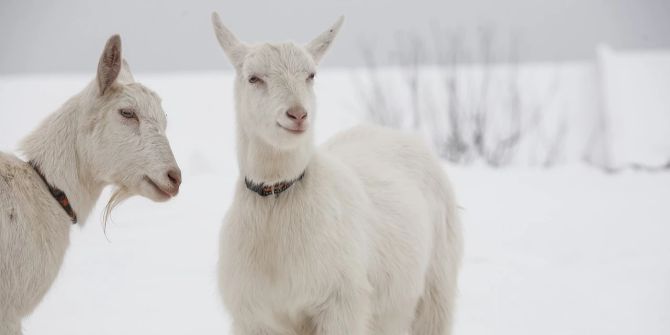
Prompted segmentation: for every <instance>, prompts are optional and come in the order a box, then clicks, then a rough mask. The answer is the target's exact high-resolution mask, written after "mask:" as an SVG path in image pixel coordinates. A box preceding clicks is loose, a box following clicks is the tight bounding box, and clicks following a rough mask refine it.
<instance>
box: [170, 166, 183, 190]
mask: <svg viewBox="0 0 670 335" xmlns="http://www.w3.org/2000/svg"><path fill="white" fill-rule="evenodd" d="M167 177H168V179H170V182H172V184H173V185H175V186H177V187H179V185H181V171H180V170H179V169H175V170H170V171H168V173H167Z"/></svg>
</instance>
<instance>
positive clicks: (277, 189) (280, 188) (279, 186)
mask: <svg viewBox="0 0 670 335" xmlns="http://www.w3.org/2000/svg"><path fill="white" fill-rule="evenodd" d="M304 176H305V172H303V173H302V174H301V175H300V176H299V177H298V178H295V179H293V180H289V181H280V182H278V183H275V184H270V185H268V184H265V183H254V182H253V181H251V180H250V179H249V178H246V177H245V178H244V184H245V185H247V188H248V189H249V190H251V191H253V192H254V193H257V194H258V195H260V196H261V197H267V196H268V195H271V194H274V195H275V196H277V197H278V196H279V193H282V192H284V191H286V190H287V189H289V187H291V186H292V185H293V184H295V183H296V182H298V181H300V180H301V179H302V177H304Z"/></svg>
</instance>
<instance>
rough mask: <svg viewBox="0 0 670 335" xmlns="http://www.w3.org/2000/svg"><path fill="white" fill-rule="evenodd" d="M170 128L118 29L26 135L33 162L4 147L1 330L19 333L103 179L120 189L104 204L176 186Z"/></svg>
mask: <svg viewBox="0 0 670 335" xmlns="http://www.w3.org/2000/svg"><path fill="white" fill-rule="evenodd" d="M6 126H8V125H6ZM165 128H166V118H165V113H164V112H163V110H162V108H161V102H160V98H159V97H158V96H157V95H156V94H155V93H154V92H152V91H150V90H149V89H147V88H146V87H144V86H142V85H141V84H139V83H136V82H135V81H134V79H133V77H132V75H131V73H130V70H129V69H128V66H127V63H125V61H123V58H122V56H121V39H120V38H119V36H118V35H115V36H112V37H111V38H110V39H109V40H108V41H107V45H106V46H105V50H104V51H103V53H102V56H101V58H100V62H99V65H98V72H97V78H96V80H94V81H93V82H92V83H91V84H90V85H88V86H87V87H86V88H85V89H84V90H83V91H82V92H80V93H79V94H77V95H75V96H74V97H72V98H71V99H70V100H68V101H67V102H66V103H65V104H64V105H63V106H62V107H61V108H60V109H59V110H58V111H56V112H55V113H53V114H52V115H50V116H49V117H48V118H47V119H46V120H45V121H44V122H42V124H41V125H40V126H39V127H38V128H37V129H36V130H35V131H33V132H32V133H31V134H30V135H29V136H28V137H27V138H26V139H25V140H24V141H23V142H22V145H21V150H22V151H23V153H24V155H25V158H26V159H27V160H28V163H26V162H24V161H22V160H20V159H18V158H17V157H15V156H12V155H9V154H3V153H1V152H0V335H14V334H21V319H22V318H23V317H24V316H26V315H28V314H29V313H31V312H32V311H33V310H34V308H35V307H36V306H37V305H38V304H39V302H40V301H41V300H42V297H43V296H44V294H45V293H46V292H47V290H48V289H49V287H50V286H51V283H52V282H53V280H54V279H55V277H56V275H57V274H58V271H59V269H60V266H61V264H62V262H63V256H64V255H65V250H66V249H67V247H68V244H69V231H70V227H71V226H72V223H73V222H76V221H77V220H78V221H79V222H82V223H83V222H84V221H86V218H87V217H88V215H89V213H90V212H91V209H92V208H93V206H94V205H95V203H96V201H97V199H98V198H99V196H100V193H101V191H102V189H103V188H104V187H105V186H106V185H110V184H111V185H115V186H116V187H117V189H116V191H115V193H114V195H113V196H112V199H111V200H110V203H109V204H108V211H109V210H111V208H112V207H113V206H114V205H116V204H118V202H119V201H121V200H122V199H125V198H127V197H129V196H132V195H134V194H139V195H142V196H145V197H148V198H150V199H152V200H155V201H165V200H168V199H169V198H171V197H173V196H175V195H176V194H177V192H178V191H179V185H180V183H181V172H180V170H179V167H178V166H177V163H176V162H175V159H174V156H173V154H172V150H171V149H170V144H169V143H168V140H167V138H166V137H165ZM107 213H109V212H107Z"/></svg>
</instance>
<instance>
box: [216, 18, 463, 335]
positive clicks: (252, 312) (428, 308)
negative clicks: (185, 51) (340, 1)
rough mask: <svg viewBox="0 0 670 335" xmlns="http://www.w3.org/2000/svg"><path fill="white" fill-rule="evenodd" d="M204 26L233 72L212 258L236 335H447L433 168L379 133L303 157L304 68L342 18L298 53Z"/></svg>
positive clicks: (446, 212) (449, 207)
mask: <svg viewBox="0 0 670 335" xmlns="http://www.w3.org/2000/svg"><path fill="white" fill-rule="evenodd" d="M212 21H213V23H214V30H215V32H216V37H217V38H218V41H219V43H220V44H221V47H222V48H223V50H224V52H225V53H226V55H227V56H228V58H229V59H230V61H231V62H232V64H233V65H234V67H235V70H236V73H237V76H236V79H235V102H236V115H237V116H236V117H237V134H238V135H237V141H238V142H237V146H238V160H239V168H240V180H239V182H238V183H237V188H236V190H235V197H234V200H233V203H232V205H231V207H230V209H229V210H228V213H227V215H226V218H225V223H224V226H223V229H222V231H221V237H220V238H221V240H220V258H219V285H220V289H221V293H222V297H223V301H224V304H225V305H226V306H227V308H228V310H229V312H230V313H231V314H232V317H233V329H234V332H235V334H237V335H275V334H287V335H288V334H318V335H361V334H380V335H381V334H383V335H395V334H407V333H411V334H415V335H419V334H420V335H438V334H439V335H444V334H449V333H450V332H451V326H452V323H453V313H454V299H455V296H456V286H457V285H456V284H457V277H458V268H459V263H460V260H461V254H462V242H461V229H460V224H459V221H458V217H457V213H456V205H455V202H454V198H453V195H452V190H451V186H450V184H449V182H448V180H447V178H446V176H445V174H444V172H443V169H442V166H441V164H440V162H439V160H438V159H437V158H436V157H435V156H434V155H433V154H432V153H431V151H430V150H429V149H428V148H427V147H426V146H425V145H424V144H422V141H420V140H419V139H417V138H415V137H413V136H410V135H407V134H403V133H400V132H397V131H393V130H388V129H383V128H378V127H357V128H354V129H351V130H349V131H346V132H343V133H341V134H339V135H337V136H335V137H334V138H333V139H331V140H330V141H329V142H328V143H326V144H325V145H323V146H322V147H320V148H318V149H315V148H314V145H313V130H312V128H313V127H312V121H313V120H314V117H315V114H316V113H315V112H316V108H315V97H314V92H313V88H312V85H313V81H314V74H315V71H316V64H317V63H318V62H319V61H320V60H321V58H322V57H323V55H324V53H325V52H326V50H327V49H328V47H329V46H330V44H331V43H332V41H333V38H334V37H335V35H336V34H337V32H338V30H339V28H340V26H341V24H342V19H340V20H339V21H337V23H336V24H335V25H334V26H333V27H332V28H330V29H329V30H327V31H325V32H324V33H322V34H321V35H319V36H318V37H317V38H316V39H314V40H313V41H312V42H310V43H309V44H307V45H306V46H300V45H296V44H294V43H290V42H288V43H262V44H254V45H250V44H244V43H241V42H239V41H238V40H237V39H236V38H235V36H234V35H233V34H232V33H231V32H230V30H228V29H227V28H226V27H225V26H224V25H223V24H222V23H221V21H220V19H219V17H218V15H217V14H216V13H214V14H213V16H212ZM267 195H269V196H267Z"/></svg>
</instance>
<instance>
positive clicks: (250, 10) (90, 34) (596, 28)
mask: <svg viewBox="0 0 670 335" xmlns="http://www.w3.org/2000/svg"><path fill="white" fill-rule="evenodd" d="M213 10H216V11H218V12H219V13H220V14H221V16H222V18H223V20H224V22H225V23H226V24H227V25H228V26H229V27H230V28H231V29H232V30H233V31H234V32H236V33H237V35H238V37H239V38H240V39H242V40H245V41H265V40H274V41H282V40H294V41H297V42H306V41H309V40H310V39H311V38H313V37H314V36H315V32H316V31H320V30H321V29H326V28H327V27H328V26H329V25H330V24H332V23H333V22H334V21H335V20H336V19H337V17H338V16H339V15H345V17H346V21H345V24H344V26H343V33H341V34H340V36H338V39H337V41H336V44H337V47H336V48H333V49H332V52H331V53H330V54H329V55H328V57H326V59H325V61H324V64H323V65H324V66H328V67H350V66H361V65H363V64H364V60H363V57H362V55H361V54H362V53H361V49H362V45H363V44H365V43H372V44H370V45H371V47H372V48H374V49H375V50H378V51H379V50H381V51H382V52H386V50H387V49H390V48H391V45H392V44H393V40H394V36H396V35H397V33H398V32H402V31H411V32H415V33H418V34H423V33H426V34H428V32H429V31H430V29H431V27H440V28H441V29H445V30H449V31H455V32H458V31H466V32H467V31H471V30H473V29H477V28H481V27H488V28H490V29H495V30H496V31H497V33H498V34H499V35H509V36H514V38H515V40H516V43H517V49H518V55H519V59H520V60H521V61H571V60H585V59H591V58H593V57H594V56H595V48H596V46H597V45H599V44H601V43H605V44H608V45H610V46H611V47H613V48H616V49H629V48H630V49H654V48H661V47H667V46H670V34H669V32H670V20H669V19H668V18H670V1H667V0H563V1H537V0H506V1H485V0H471V1H430V0H414V1H402V2H401V1H384V0H367V1H354V0H343V1H328V2H324V1H310V0H293V1H221V0H220V1H159V0H149V1H133V0H116V1H87V0H61V1H36V0H1V1H0V32H1V33H0V50H1V52H0V73H2V74H10V73H45V72H48V73H66V72H86V73H89V72H90V71H91V69H94V68H95V66H96V62H97V57H98V55H99V52H100V49H102V46H103V45H104V43H105V41H106V39H107V38H108V37H109V36H110V35H112V34H114V33H120V34H121V36H122V39H123V45H124V52H125V56H126V58H127V59H128V60H129V62H130V64H131V65H132V67H133V69H134V70H135V71H140V72H164V71H170V72H172V71H190V70H210V69H224V68H228V64H227V61H225V60H224V59H223V57H222V52H221V50H220V48H219V47H218V45H217V43H216V41H215V39H214V35H213V32H212V28H211V23H210V13H211V12H212V11H213ZM371 41H374V42H371ZM382 62H383V60H382Z"/></svg>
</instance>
